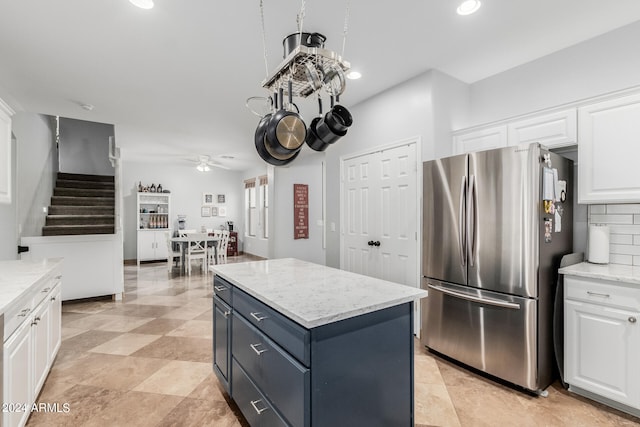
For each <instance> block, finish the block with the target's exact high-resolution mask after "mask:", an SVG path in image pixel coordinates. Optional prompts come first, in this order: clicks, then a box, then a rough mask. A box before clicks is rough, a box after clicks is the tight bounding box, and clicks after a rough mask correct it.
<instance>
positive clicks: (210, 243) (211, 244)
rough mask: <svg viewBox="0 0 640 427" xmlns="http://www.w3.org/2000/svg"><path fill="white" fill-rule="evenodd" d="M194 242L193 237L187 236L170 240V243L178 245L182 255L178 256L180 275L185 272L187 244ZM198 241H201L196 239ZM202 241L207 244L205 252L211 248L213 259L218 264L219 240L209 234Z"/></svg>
mask: <svg viewBox="0 0 640 427" xmlns="http://www.w3.org/2000/svg"><path fill="white" fill-rule="evenodd" d="M198 234H202V233H198ZM194 240H195V239H194V238H193V237H189V234H185V235H184V236H177V237H172V238H171V243H178V244H179V245H180V253H181V254H182V255H181V256H180V270H181V271H182V273H185V271H186V263H185V260H186V259H187V247H188V245H189V242H193V241H194ZM198 240H202V239H201V238H198ZM204 240H205V241H206V242H207V250H210V248H213V251H214V257H213V259H214V261H215V263H216V264H217V263H218V241H219V240H220V238H219V237H217V236H214V235H213V233H210V234H208V235H207V236H206V237H205V239H204Z"/></svg>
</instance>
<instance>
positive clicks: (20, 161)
mask: <svg viewBox="0 0 640 427" xmlns="http://www.w3.org/2000/svg"><path fill="white" fill-rule="evenodd" d="M53 126H54V125H53V122H52V118H51V117H50V116H45V115H42V114H34V113H24V112H20V113H16V114H15V115H14V116H13V120H12V128H13V134H14V135H15V137H16V151H17V159H16V185H17V188H18V189H19V191H16V193H15V194H16V199H17V218H18V224H19V225H18V227H19V228H21V229H22V232H21V233H19V234H21V235H22V236H42V226H43V225H44V221H45V217H46V215H47V214H46V213H45V212H44V211H43V207H48V206H49V205H50V204H51V195H52V194H53V187H54V186H55V180H56V174H57V172H58V152H57V150H56V145H55V138H54V135H55V132H54V127H53Z"/></svg>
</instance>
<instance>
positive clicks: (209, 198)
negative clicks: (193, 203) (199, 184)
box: [202, 193, 213, 205]
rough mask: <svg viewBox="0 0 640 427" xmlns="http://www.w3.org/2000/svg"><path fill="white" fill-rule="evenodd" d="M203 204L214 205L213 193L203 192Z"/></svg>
mask: <svg viewBox="0 0 640 427" xmlns="http://www.w3.org/2000/svg"><path fill="white" fill-rule="evenodd" d="M202 204H203V205H212V204H213V193H202Z"/></svg>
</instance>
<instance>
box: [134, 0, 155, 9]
mask: <svg viewBox="0 0 640 427" xmlns="http://www.w3.org/2000/svg"><path fill="white" fill-rule="evenodd" d="M129 2H131V4H133V5H135V6H138V7H139V8H140V9H151V8H153V0H129Z"/></svg>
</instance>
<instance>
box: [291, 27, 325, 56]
mask: <svg viewBox="0 0 640 427" xmlns="http://www.w3.org/2000/svg"><path fill="white" fill-rule="evenodd" d="M326 40H327V38H326V37H325V36H323V35H322V34H320V33H302V37H300V33H293V34H290V35H288V36H287V37H285V38H284V40H282V45H283V46H284V57H285V58H286V57H287V56H289V54H290V53H291V52H293V51H294V50H295V48H297V47H298V46H300V45H302V46H307V47H324V42H325V41H326Z"/></svg>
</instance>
